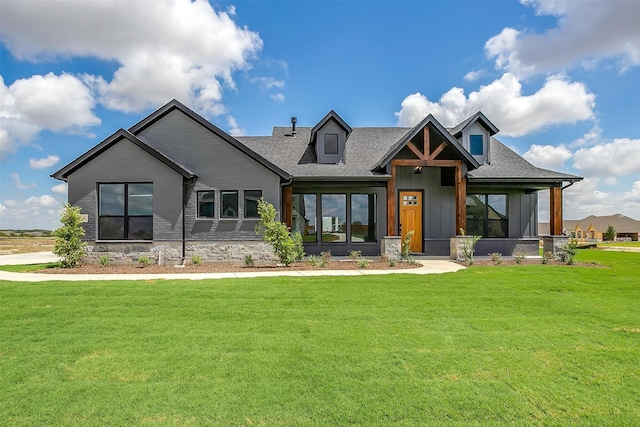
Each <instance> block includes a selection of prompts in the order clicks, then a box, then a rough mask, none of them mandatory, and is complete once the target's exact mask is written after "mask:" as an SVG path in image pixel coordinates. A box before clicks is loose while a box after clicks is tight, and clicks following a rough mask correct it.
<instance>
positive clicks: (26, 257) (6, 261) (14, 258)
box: [0, 252, 60, 265]
mask: <svg viewBox="0 0 640 427" xmlns="http://www.w3.org/2000/svg"><path fill="white" fill-rule="evenodd" d="M59 259H60V258H58V256H56V255H54V254H53V252H30V253H27V254H11V255H0V265H24V264H44V263H47V262H57V261H58V260H59Z"/></svg>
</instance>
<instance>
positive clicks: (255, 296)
mask: <svg viewBox="0 0 640 427" xmlns="http://www.w3.org/2000/svg"><path fill="white" fill-rule="evenodd" d="M578 261H597V262H599V263H600V264H602V265H610V266H612V267H611V268H598V267H569V266H548V265H547V266H545V265H532V266H513V267H509V266H507V267H480V266H478V267H471V268H469V269H466V270H464V271H461V272H457V273H450V274H443V275H427V276H416V275H384V276H364V277H312V278H292V277H281V278H261V279H232V280H226V281H223V280H212V281H206V280H204V281H200V282H198V281H196V282H192V281H187V280H184V281H180V280H157V281H134V282H130V281H122V282H117V281H109V282H101V281H91V282H84V283H77V282H73V283H69V282H61V281H58V282H46V283H11V282H0V396H1V398H0V425H3V426H4V425H9V426H10V425H23V426H34V425H55V426H67V425H68V426H78V425H80V426H82V425H86V426H94V425H123V426H124V425H127V426H128V425H150V426H173V425H180V426H183V425H189V426H191V425H215V426H218V425H222V426H245V425H246V426H249V425H253V426H272V425H278V426H280V425H283V426H289V425H303V426H304V425H314V426H315V425H319V426H320V425H321V426H339V425H362V426H376V425H380V426H383V425H388V426H396V425H407V426H415V425H433V426H466V425H494V426H502V425H517V426H522V425H533V426H541V425H545V426H546V425H557V426H567V425H569V426H570V425H580V426H582V425H593V426H607V425H620V426H628V425H639V424H640V394H639V393H638V390H639V389H640V363H639V361H640V307H639V306H640V304H639V302H640V275H639V274H638V271H640V269H639V267H640V254H636V253H621V252H602V251H595V250H594V251H581V252H580V253H579V255H578Z"/></svg>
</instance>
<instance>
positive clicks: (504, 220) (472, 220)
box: [465, 194, 509, 237]
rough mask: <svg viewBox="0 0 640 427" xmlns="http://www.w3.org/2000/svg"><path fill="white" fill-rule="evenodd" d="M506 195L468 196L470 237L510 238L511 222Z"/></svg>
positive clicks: (468, 229)
mask: <svg viewBox="0 0 640 427" xmlns="http://www.w3.org/2000/svg"><path fill="white" fill-rule="evenodd" d="M508 219H509V218H508V215H507V195H506V194H468V195H467V229H466V230H465V232H466V234H468V235H480V236H482V237H508V236H509V221H508Z"/></svg>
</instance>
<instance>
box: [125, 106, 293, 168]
mask: <svg viewBox="0 0 640 427" xmlns="http://www.w3.org/2000/svg"><path fill="white" fill-rule="evenodd" d="M173 110H179V111H181V112H182V113H184V114H186V115H187V116H188V117H190V118H191V119H192V120H194V121H196V122H197V123H199V124H200V125H202V126H204V127H205V128H206V129H208V130H209V131H211V132H212V133H214V134H215V135H217V136H218V137H220V138H222V139H223V140H224V141H226V142H227V143H229V144H230V145H232V146H233V147H235V148H237V149H238V150H240V151H242V152H243V153H244V154H246V155H247V156H249V157H250V158H252V159H254V160H255V161H257V162H258V163H260V164H261V165H263V166H265V167H266V168H267V169H269V170H271V171H272V172H274V173H275V174H276V175H279V176H280V177H281V178H284V179H290V178H291V175H289V174H288V173H287V172H285V171H284V170H282V169H281V168H279V167H278V166H276V165H275V164H273V163H272V162H271V161H270V160H267V159H266V158H264V157H263V156H260V155H259V154H258V153H256V152H255V151H253V150H251V149H250V148H248V147H247V146H246V145H244V144H242V143H240V142H239V141H238V140H237V139H236V138H234V137H232V136H231V135H229V134H228V133H226V132H225V131H223V130H222V129H220V128H219V127H217V126H215V125H214V124H213V123H211V122H209V121H208V120H206V119H205V118H204V117H202V116H200V115H199V114H197V113H196V112H195V111H193V110H191V109H190V108H188V107H187V106H185V105H184V104H182V103H181V102H179V101H177V100H175V99H173V100H171V101H169V102H168V103H166V104H165V105H164V106H162V107H160V108H159V109H158V110H156V111H154V112H153V113H151V114H150V115H148V116H147V117H145V118H144V119H142V120H141V121H140V122H138V123H136V124H135V125H133V126H132V127H131V128H129V131H130V132H131V133H132V134H134V135H137V134H139V133H140V132H142V131H143V130H145V129H146V128H147V127H149V126H151V125H152V124H153V123H155V122H157V121H158V120H160V119H161V118H163V117H164V116H166V115H167V114H169V113H170V112H171V111H173Z"/></svg>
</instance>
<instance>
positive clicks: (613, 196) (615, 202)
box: [540, 178, 640, 221]
mask: <svg viewBox="0 0 640 427" xmlns="http://www.w3.org/2000/svg"><path fill="white" fill-rule="evenodd" d="M613 190H614V189H613V188H610V189H609V190H608V191H602V190H601V188H600V179H599V178H585V179H584V180H583V181H581V182H577V183H575V184H574V185H572V186H571V187H569V188H567V189H566V190H564V192H563V194H564V196H563V202H564V203H563V204H564V218H565V219H581V218H584V217H586V216H589V215H613V214H616V213H620V214H623V215H626V216H629V217H631V218H635V219H640V217H639V216H638V212H640V181H635V182H634V183H633V184H632V186H631V188H630V189H629V191H626V192H625V191H613ZM547 194H548V193H547ZM541 197H542V196H541ZM540 217H542V214H540ZM547 220H548V216H547ZM540 221H543V219H540Z"/></svg>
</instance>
